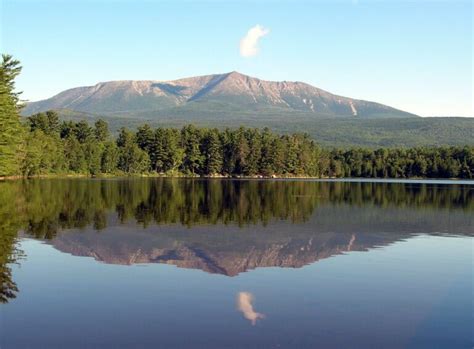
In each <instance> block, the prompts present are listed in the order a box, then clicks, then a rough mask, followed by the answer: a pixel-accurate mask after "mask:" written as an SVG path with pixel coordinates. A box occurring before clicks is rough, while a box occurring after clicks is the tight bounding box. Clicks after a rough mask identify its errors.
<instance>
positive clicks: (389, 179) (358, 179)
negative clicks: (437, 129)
mask: <svg viewBox="0 0 474 349" xmlns="http://www.w3.org/2000/svg"><path fill="white" fill-rule="evenodd" d="M75 178H77V179H113V178H122V179H132V178H170V179H173V178H176V179H180V178H181V179H220V180H265V181H268V180H274V181H279V180H299V181H304V180H308V181H315V182H319V181H321V182H380V183H389V182H398V183H402V182H420V181H422V182H430V181H432V182H440V181H445V182H449V183H456V182H472V183H473V184H474V179H469V178H428V177H411V178H393V177H386V178H382V177H311V176H275V175H274V176H263V175H256V176H223V175H218V176H216V175H214V176H198V175H194V176H192V175H184V174H172V175H165V174H136V175H124V174H111V175H110V174H109V175H99V176H91V175H85V174H45V175H35V176H30V177H24V176H0V182H6V181H15V180H31V179H75Z"/></svg>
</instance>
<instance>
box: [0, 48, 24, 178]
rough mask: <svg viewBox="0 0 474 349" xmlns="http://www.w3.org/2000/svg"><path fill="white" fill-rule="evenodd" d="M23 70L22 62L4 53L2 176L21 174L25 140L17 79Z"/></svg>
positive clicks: (0, 85) (0, 76)
mask: <svg viewBox="0 0 474 349" xmlns="http://www.w3.org/2000/svg"><path fill="white" fill-rule="evenodd" d="M20 72H21V66H20V62H19V61H17V60H15V59H13V57H12V56H10V55H2V63H1V65H0V176H8V175H15V174H19V172H20V162H21V157H22V151H21V150H22V145H23V142H24V129H23V127H22V125H21V122H20V114H19V112H20V108H21V106H22V105H21V103H20V99H19V95H20V93H18V92H15V79H16V77H17V76H18V75H19V74H20Z"/></svg>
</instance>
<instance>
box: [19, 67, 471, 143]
mask: <svg viewBox="0 0 474 349" xmlns="http://www.w3.org/2000/svg"><path fill="white" fill-rule="evenodd" d="M51 109H54V110H57V111H58V112H59V113H60V114H61V116H62V117H63V118H64V119H72V120H80V119H86V120H89V121H91V122H93V121H95V120H97V119H99V118H102V119H104V120H106V121H108V122H109V124H110V127H111V129H112V131H116V130H117V129H118V128H120V127H122V126H125V127H129V128H131V129H134V128H136V127H137V126H139V125H141V124H144V123H148V124H150V125H151V126H174V127H181V126H183V125H185V124H188V123H193V124H196V125H200V126H207V127H218V128H224V127H239V126H242V125H244V126H248V127H259V128H261V127H269V128H271V129H272V130H274V131H276V132H281V133H288V132H307V133H309V134H310V135H311V136H312V137H314V138H315V139H316V141H318V142H319V143H320V144H322V145H324V146H340V147H348V146H368V147H382V146H435V145H464V144H470V145H473V144H474V137H473V134H474V118H447V117H443V118H436V117H430V118H422V117H418V116H416V115H414V114H411V113H407V112H404V111H401V110H398V109H395V108H391V107H388V106H386V105H383V104H379V103H374V102H368V101H362V100H357V99H352V98H348V97H341V96H337V95H334V94H331V93H329V92H326V91H324V90H321V89H319V88H317V87H314V86H311V85H308V84H306V83H302V82H286V81H283V82H272V81H264V80H260V79H257V78H253V77H249V76H246V75H243V74H240V73H237V72H231V73H226V74H215V75H207V76H200V77H191V78H186V79H180V80H174V81H111V82H102V83H98V84H97V85H95V86H87V87H78V88H73V89H70V90H66V91H64V92H61V93H59V94H58V95H56V96H53V97H51V98H49V99H46V100H43V101H39V102H32V103H28V105H27V106H26V108H25V109H24V110H23V115H30V114H33V113H36V112H40V111H46V110H51Z"/></svg>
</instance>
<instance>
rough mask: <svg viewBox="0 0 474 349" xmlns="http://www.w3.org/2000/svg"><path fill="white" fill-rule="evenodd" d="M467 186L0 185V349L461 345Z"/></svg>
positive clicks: (467, 337) (472, 194)
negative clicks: (0, 302)
mask: <svg viewBox="0 0 474 349" xmlns="http://www.w3.org/2000/svg"><path fill="white" fill-rule="evenodd" d="M473 237H474V183H473V182H433V181H429V182H403V183H387V182H351V181H347V182H334V181H331V182H325V181H257V180H252V181H244V180H240V181H234V180H186V179H181V180H178V179H113V180H90V179H89V180H86V179H71V180H67V179H55V180H31V181H25V182H4V183H0V276H1V288H0V300H1V301H2V303H3V304H0V347H1V348H2V349H3V348H472V347H473V345H474V340H473V330H474V326H473V324H474V322H473V321H474V320H473V314H474V308H473V298H474V297H473V287H474V286H473V280H474V268H473V251H474V250H473V243H474V239H473Z"/></svg>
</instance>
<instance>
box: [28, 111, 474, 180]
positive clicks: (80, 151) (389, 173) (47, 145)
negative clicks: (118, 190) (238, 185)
mask: <svg viewBox="0 0 474 349" xmlns="http://www.w3.org/2000/svg"><path fill="white" fill-rule="evenodd" d="M27 126H28V131H29V132H26V134H27V136H26V144H25V155H24V157H23V159H22V161H21V162H20V166H19V169H20V171H21V172H20V173H21V174H22V175H24V176H31V175H39V174H49V173H58V174H61V173H77V174H88V175H98V174H120V173H125V174H132V173H139V174H143V173H147V174H149V173H155V174H165V175H176V174H184V175H190V176H196V175H200V176H265V177H271V176H288V177H293V176H310V177H366V178H412V177H426V178H473V175H474V147H467V146H466V147H438V148H410V149H390V148H388V149H377V150H372V149H362V148H360V149H349V150H339V149H333V150H328V149H323V148H321V147H319V146H318V145H317V144H316V143H315V142H314V141H313V140H311V139H310V138H309V136H308V135H305V134H293V135H276V134H274V133H272V132H271V131H270V130H269V129H263V130H258V129H251V128H244V127H241V128H239V129H234V130H231V129H226V130H222V131H220V130H218V129H207V128H198V127H195V126H193V125H188V126H185V127H183V128H182V129H180V130H178V129H172V128H157V129H152V128H150V127H149V126H148V125H144V126H141V127H139V128H138V130H137V131H136V132H131V131H129V130H127V129H125V128H122V129H121V130H120V132H119V135H118V137H117V138H116V139H113V138H112V137H111V135H110V134H109V131H108V126H107V123H105V122H104V121H101V120H99V121H97V122H96V123H95V124H94V126H92V127H91V126H89V125H88V123H87V122H85V121H80V122H71V121H68V122H60V120H59V117H58V115H57V114H56V113H55V112H53V111H50V112H46V113H38V114H35V115H32V116H30V117H29V118H28V121H27Z"/></svg>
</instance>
